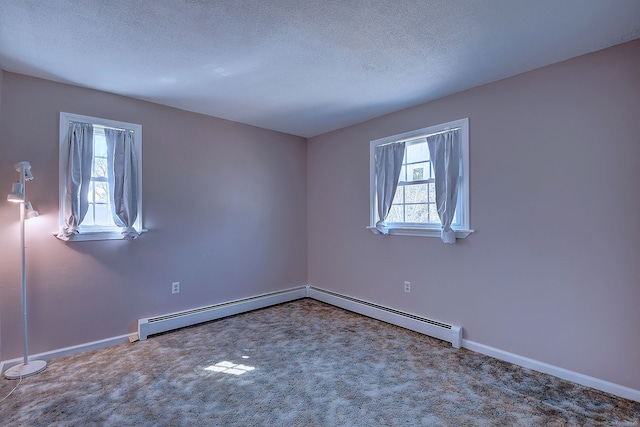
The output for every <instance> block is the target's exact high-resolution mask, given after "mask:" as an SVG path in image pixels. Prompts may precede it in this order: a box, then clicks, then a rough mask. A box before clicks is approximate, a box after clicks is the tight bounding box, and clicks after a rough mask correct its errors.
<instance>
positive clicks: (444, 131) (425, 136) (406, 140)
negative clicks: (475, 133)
mask: <svg viewBox="0 0 640 427" xmlns="http://www.w3.org/2000/svg"><path fill="white" fill-rule="evenodd" d="M461 129H462V128H461V127H456V128H451V129H445V130H441V131H438V132H434V133H430V134H427V135H420V136H415V137H412V138H406V139H399V140H397V141H391V142H385V143H384V144H379V145H376V147H384V146H385V145H390V144H399V143H401V142H409V141H414V140H417V139H427V138H428V137H430V136H434V135H440V134H442V133H448V132H453V131H454V130H461Z"/></svg>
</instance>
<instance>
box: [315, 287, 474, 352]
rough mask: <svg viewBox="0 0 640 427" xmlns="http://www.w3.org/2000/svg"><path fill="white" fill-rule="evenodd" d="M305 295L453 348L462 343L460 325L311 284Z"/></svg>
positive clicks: (458, 346)
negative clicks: (447, 344)
mask: <svg viewBox="0 0 640 427" xmlns="http://www.w3.org/2000/svg"><path fill="white" fill-rule="evenodd" d="M307 295H308V296H309V297H310V298H313V299H315V300H318V301H322V302H325V303H327V304H331V305H334V306H336V307H340V308H344V309H345V310H349V311H353V312H355V313H358V314H362V315H364V316H368V317H372V318H374V319H378V320H382V321H383V322H387V323H391V324H393V325H396V326H400V327H403V328H406V329H410V330H412V331H416V332H420V333H421V334H425V335H429V336H431V337H434V338H438V339H441V340H443V341H447V342H450V343H451V345H452V346H453V347H454V348H460V347H461V345H462V327H460V326H455V325H449V324H447V323H443V322H438V321H436V320H432V319H427V318H425V317H420V316H416V315H413V314H409V313H405V312H402V311H399V310H394V309H392V308H388V307H384V306H381V305H378V304H373V303H370V302H367V301H362V300H359V299H356V298H352V297H349V296H346V295H341V294H338V293H335V292H331V291H327V290H324V289H319V288H314V287H313V286H309V290H308V294H307Z"/></svg>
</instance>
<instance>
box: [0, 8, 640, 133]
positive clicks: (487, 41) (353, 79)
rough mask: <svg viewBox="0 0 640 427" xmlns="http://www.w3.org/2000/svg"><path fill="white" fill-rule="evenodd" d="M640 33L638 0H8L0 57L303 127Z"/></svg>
mask: <svg viewBox="0 0 640 427" xmlns="http://www.w3.org/2000/svg"><path fill="white" fill-rule="evenodd" d="M636 38H640V0H527V1H525V0H395V1H394V0H315V1H310V0H135V1H131V0H0V68H2V69H4V70H7V71H11V72H16V73H21V74H26V75H30V76H36V77H41V78H45V79H50V80H55V81H60V82H65V83H70V84H74V85H79V86H85V87H90V88H94V89H99V90H103V91H107V92H113V93H117V94H121V95H126V96H130V97H134V98H139V99H144V100H148V101H152V102H156V103H160V104H165V105H170V106H174V107H177V108H181V109H184V110H189V111H196V112H200V113H204V114H208V115H212V116H216V117H222V118H226V119H230V120H234V121H238V122H242V123H248V124H251V125H255V126H259V127H263V128H267V129H273V130H278V131H282V132H287V133H290V134H294V135H300V136H304V137H310V136H315V135H318V134H321V133H324V132H328V131H331V130H334V129H338V128H341V127H344V126H348V125H351V124H355V123H358V122H362V121H364V120H367V119H370V118H373V117H377V116H380V115H383V114H386V113H389V112H392V111H397V110H400V109H402V108H406V107H410V106H413V105H417V104H420V103H423V102H426V101H429V100H432V99H436V98H439V97H442V96H445V95H448V94H451V93H455V92H459V91H461V90H464V89H468V88H471V87H474V86H478V85H481V84H484V83H488V82H492V81H495V80H499V79H502V78H505V77H508V76H512V75H514V74H518V73H522V72H524V71H528V70H531V69H534V68H538V67H541V66H544V65H548V64H551V63H554V62H558V61H562V60H564V59H568V58H571V57H575V56H578V55H581V54H585V53H588V52H592V51H595V50H599V49H603V48H606V47H609V46H612V45H615V44H619V43H622V42H625V41H628V40H633V39H636Z"/></svg>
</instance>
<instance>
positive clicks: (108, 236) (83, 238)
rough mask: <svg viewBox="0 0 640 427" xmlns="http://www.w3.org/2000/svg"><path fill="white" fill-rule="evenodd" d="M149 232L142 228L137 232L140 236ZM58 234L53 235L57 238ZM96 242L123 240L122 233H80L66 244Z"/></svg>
mask: <svg viewBox="0 0 640 427" xmlns="http://www.w3.org/2000/svg"><path fill="white" fill-rule="evenodd" d="M148 231H149V230H147V229H146V228H143V229H142V230H140V231H139V233H140V234H142V233H146V232H148ZM57 234H58V232H55V233H53V235H54V236H57ZM97 240H125V239H123V238H122V233H121V232H119V231H95V232H92V233H80V234H74V235H73V236H71V237H70V238H69V240H67V241H68V242H91V241H97Z"/></svg>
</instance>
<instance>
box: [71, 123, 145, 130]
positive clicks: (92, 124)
mask: <svg viewBox="0 0 640 427" xmlns="http://www.w3.org/2000/svg"><path fill="white" fill-rule="evenodd" d="M69 123H75V124H77V125H91V126H93V127H97V128H102V129H105V128H109V129H115V130H121V131H125V132H134V131H133V130H131V129H124V128H117V127H114V126H106V125H101V124H96V123H87V122H75V121H73V120H69Z"/></svg>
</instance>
